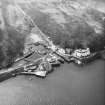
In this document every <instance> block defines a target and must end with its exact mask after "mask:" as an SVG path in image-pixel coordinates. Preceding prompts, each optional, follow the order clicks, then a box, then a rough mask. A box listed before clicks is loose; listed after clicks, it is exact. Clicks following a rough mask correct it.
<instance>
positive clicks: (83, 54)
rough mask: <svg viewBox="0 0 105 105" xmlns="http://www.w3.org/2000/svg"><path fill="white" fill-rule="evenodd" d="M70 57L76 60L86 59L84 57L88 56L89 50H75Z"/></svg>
mask: <svg viewBox="0 0 105 105" xmlns="http://www.w3.org/2000/svg"><path fill="white" fill-rule="evenodd" d="M72 55H73V56H74V57H77V58H81V57H86V56H88V55H90V49H89V48H87V49H77V50H75V51H74V53H73V54H72Z"/></svg>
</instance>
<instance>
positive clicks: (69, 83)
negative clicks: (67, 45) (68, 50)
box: [0, 60, 105, 105]
mask: <svg viewBox="0 0 105 105" xmlns="http://www.w3.org/2000/svg"><path fill="white" fill-rule="evenodd" d="M30 77H32V80H29V78H30ZM104 79H105V62H103V61H101V60H98V61H95V62H93V63H92V64H89V65H87V66H85V67H82V68H81V67H77V66H75V65H74V64H64V65H62V66H61V67H60V68H57V69H56V70H55V71H54V72H53V73H51V74H49V75H48V77H47V78H46V79H44V80H43V79H40V78H37V77H34V76H18V77H16V78H11V79H9V80H6V81H4V82H1V83H0V105H105V100H104V98H105V96H104V91H105V83H104V82H105V80H104Z"/></svg>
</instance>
